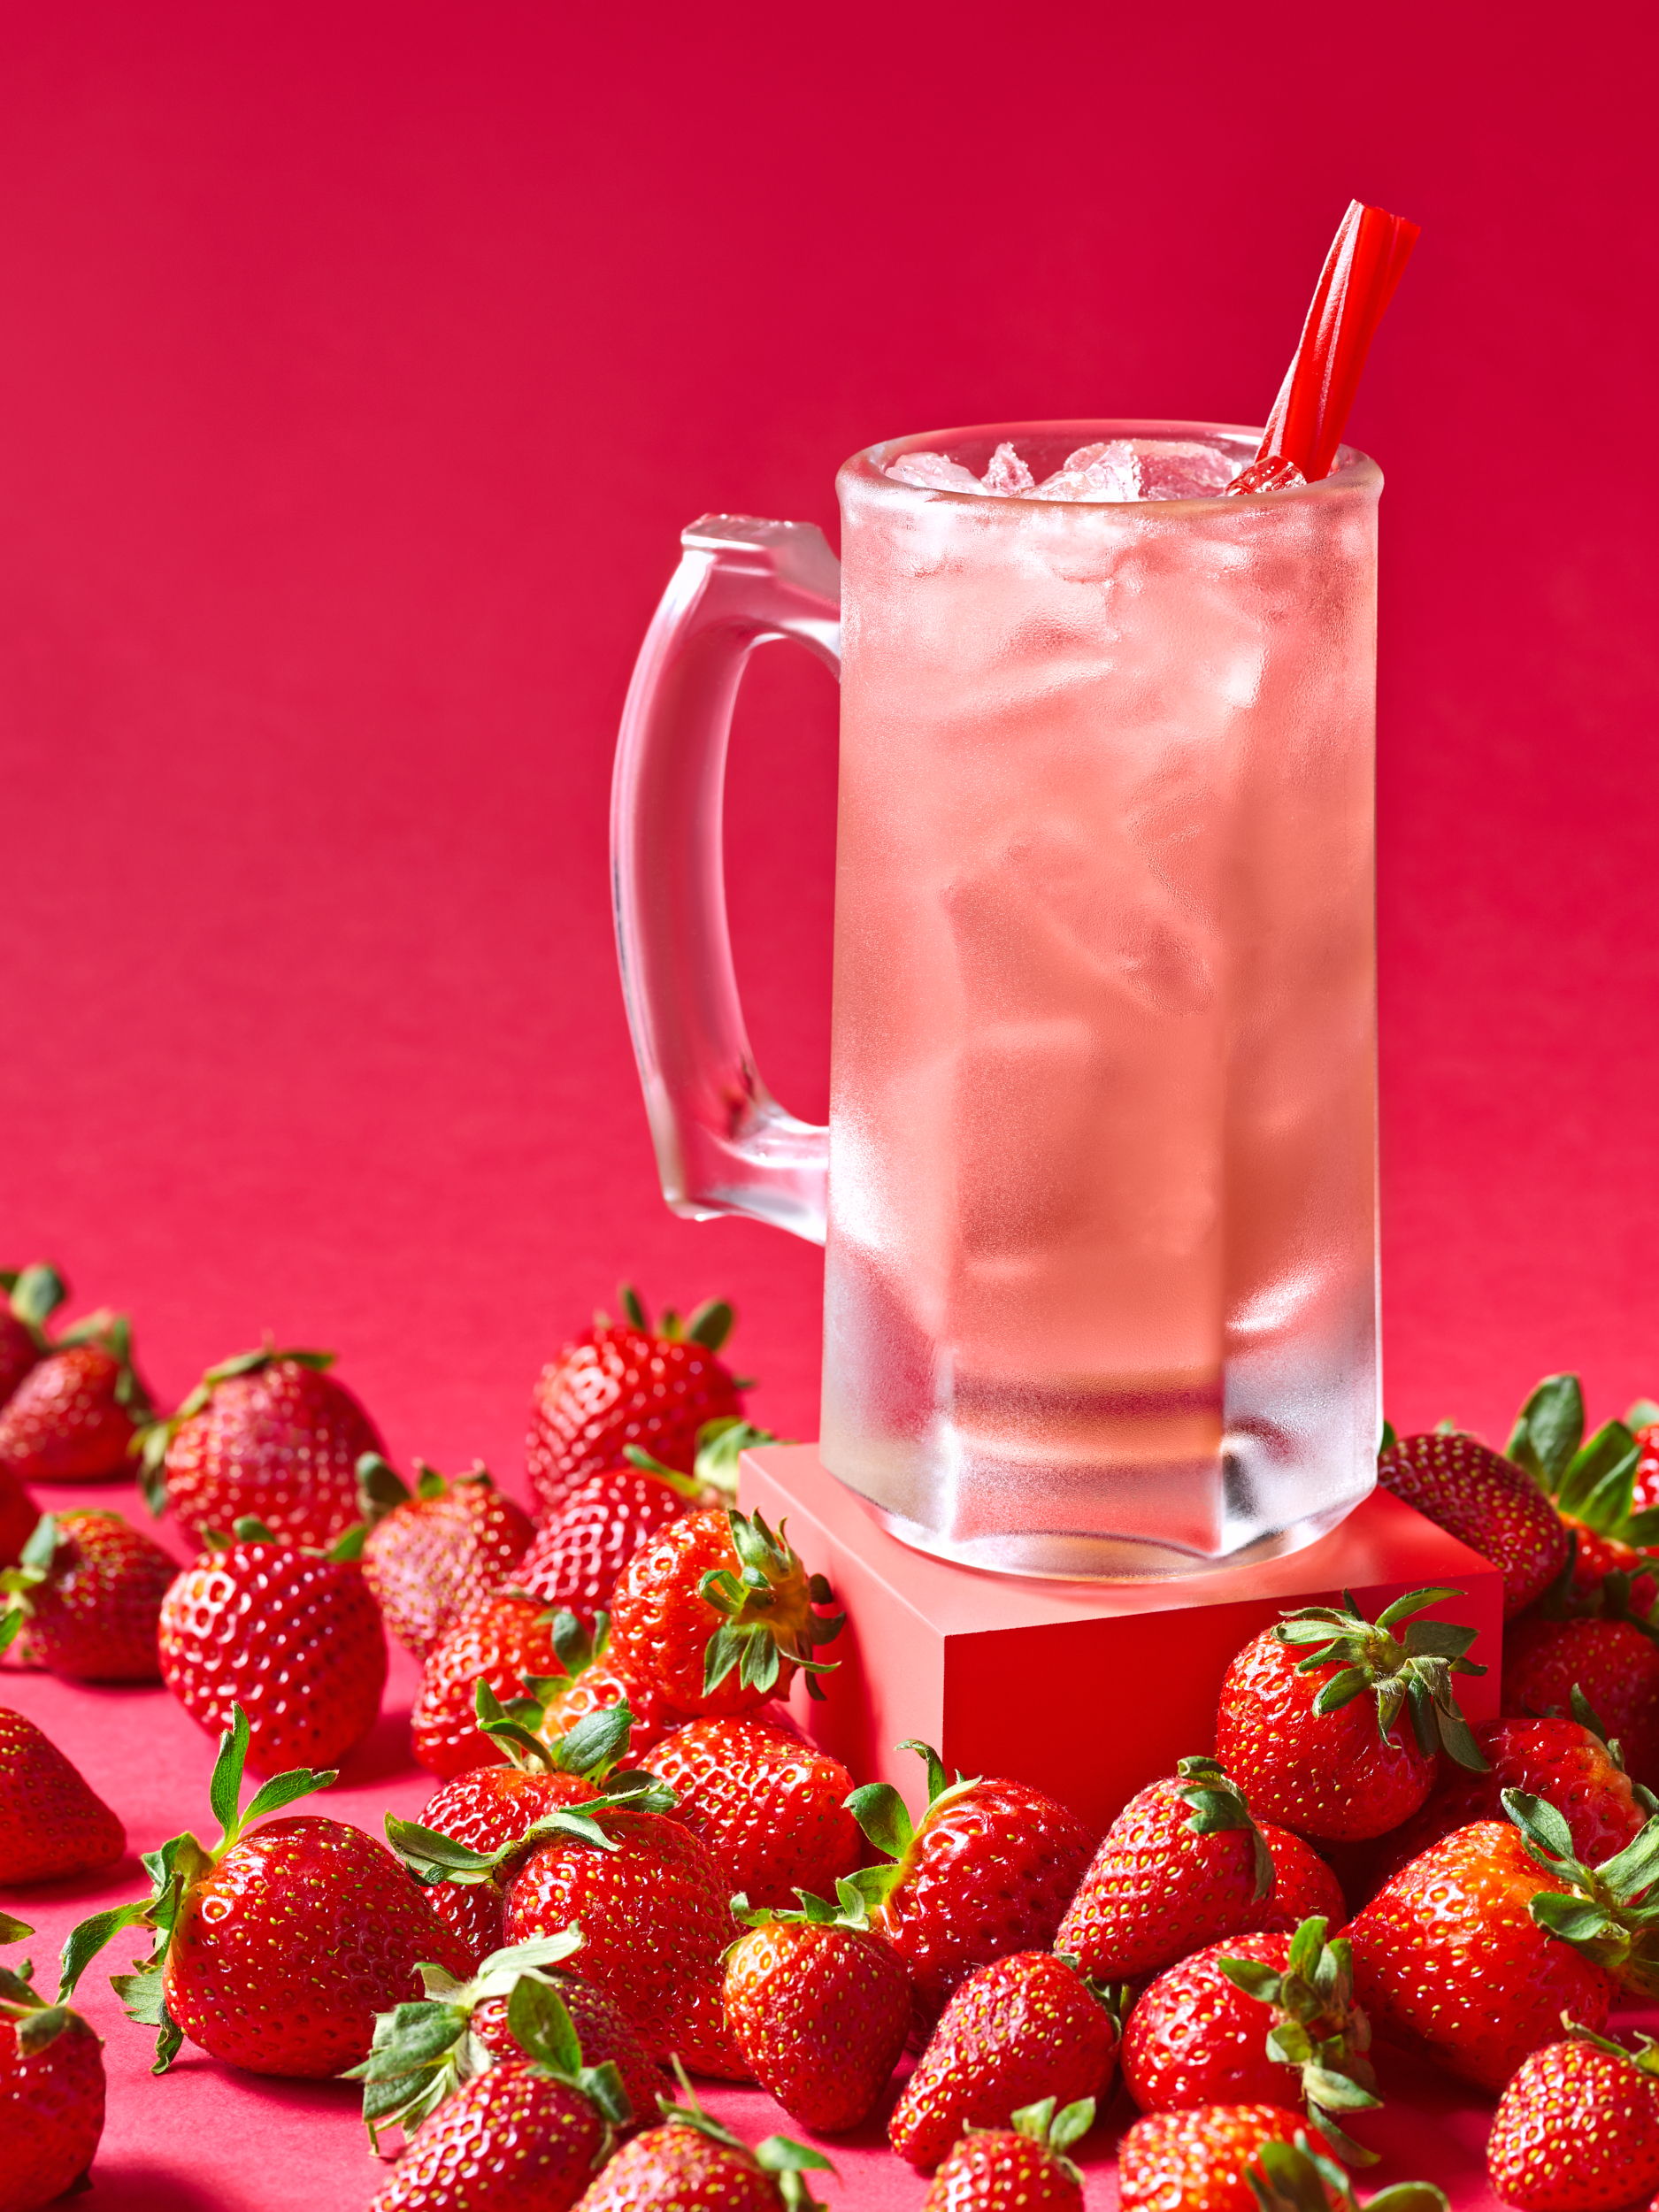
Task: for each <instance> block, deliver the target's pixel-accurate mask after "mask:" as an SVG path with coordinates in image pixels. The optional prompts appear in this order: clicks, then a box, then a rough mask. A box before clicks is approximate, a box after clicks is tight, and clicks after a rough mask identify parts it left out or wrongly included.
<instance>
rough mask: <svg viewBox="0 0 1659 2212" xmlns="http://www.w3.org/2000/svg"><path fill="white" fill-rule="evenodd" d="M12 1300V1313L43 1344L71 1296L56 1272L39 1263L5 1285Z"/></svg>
mask: <svg viewBox="0 0 1659 2212" xmlns="http://www.w3.org/2000/svg"><path fill="white" fill-rule="evenodd" d="M4 1287H5V1289H6V1290H7V1291H8V1292H9V1294H10V1296H9V1299H8V1302H9V1304H10V1305H11V1308H12V1312H13V1313H14V1314H15V1315H16V1316H17V1317H18V1319H19V1321H20V1322H21V1323H22V1324H23V1325H24V1327H25V1328H26V1329H27V1330H28V1331H29V1332H30V1333H32V1334H33V1336H34V1337H35V1341H36V1342H37V1343H39V1342H41V1341H42V1336H41V1332H42V1330H43V1329H44V1327H45V1325H46V1324H47V1321H48V1320H49V1319H50V1317H51V1316H52V1315H53V1314H54V1313H55V1312H56V1311H57V1310H58V1307H59V1306H61V1305H62V1304H63V1302H64V1300H65V1298H66V1297H67V1296H68V1295H69V1293H68V1291H67V1290H65V1287H64V1283H63V1279H62V1277H61V1276H60V1275H59V1274H58V1271H57V1269H56V1268H53V1267H49V1266H48V1265H47V1264H46V1263H45V1262H44V1261H43V1260H37V1261H36V1262H35V1265H34V1266H33V1267H26V1268H24V1269H22V1270H21V1271H20V1272H19V1273H18V1274H17V1275H14V1276H13V1277H12V1280H11V1281H10V1282H9V1283H6V1284H5V1285H4Z"/></svg>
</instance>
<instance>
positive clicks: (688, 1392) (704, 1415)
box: [525, 1283, 742, 1514]
mask: <svg viewBox="0 0 1659 2212" xmlns="http://www.w3.org/2000/svg"><path fill="white" fill-rule="evenodd" d="M619 1295H620V1297H621V1301H622V1309H623V1312H624V1315H625V1317H626V1318H625V1319H624V1320H622V1321H620V1322H616V1323H613V1322H611V1321H610V1320H608V1319H607V1318H606V1317H605V1316H604V1315H603V1314H601V1315H598V1316H596V1317H595V1322H594V1325H593V1327H592V1328H591V1329H589V1330H588V1332H587V1333H586V1334H585V1335H584V1336H580V1337H578V1338H577V1340H576V1341H575V1342H574V1343H573V1344H567V1345H566V1346H565V1349H564V1350H563V1351H562V1352H561V1353H560V1354H559V1356H558V1357H557V1359H556V1360H554V1361H553V1362H552V1363H551V1364H550V1365H549V1366H547V1367H544V1368H543V1369H542V1371H541V1374H540V1376H539V1377H538V1378H537V1379H536V1386H535V1389H534V1393H533V1394H532V1396H531V1400H530V1434H529V1438H528V1440H527V1442H526V1448H525V1449H526V1464H527V1466H528V1468H529V1473H530V1486H531V1487H532V1489H533V1490H534V1492H535V1494H536V1495H537V1497H539V1498H540V1499H541V1504H542V1507H543V1509H545V1510H546V1511H547V1512H548V1513H549V1514H555V1513H557V1512H558V1511H559V1509H560V1508H561V1507H562V1506H563V1505H564V1504H565V1500H566V1499H567V1498H568V1497H569V1495H570V1494H571V1493H572V1491H573V1490H575V1489H576V1488H578V1487H579V1486H580V1484H582V1483H583V1482H585V1481H586V1480H587V1479H588V1476H589V1475H594V1474H597V1473H598V1472H599V1471H600V1470H601V1469H602V1468H605V1467H620V1466H622V1465H623V1464H625V1463H626V1455H627V1449H628V1447H629V1446H630V1445H632V1446H633V1447H634V1448H635V1449H636V1450H644V1451H646V1452H649V1454H651V1455H652V1456H653V1457H654V1458H656V1459H658V1460H660V1461H662V1462H663V1463H664V1464H666V1465H667V1466H670V1467H672V1468H676V1469H678V1470H679V1471H680V1473H681V1474H686V1475H688V1474H690V1473H691V1472H692V1471H693V1468H694V1465H695V1460H696V1454H697V1439H698V1432H699V1431H700V1430H701V1429H703V1427H705V1426H706V1425H707V1424H708V1423H710V1421H721V1420H736V1419H737V1418H739V1417H740V1416H741V1412H742V1408H741V1405H740V1404H739V1402H738V1390H739V1387H740V1386H739V1385H738V1384H737V1383H736V1382H734V1381H733V1378H732V1377H731V1375H730V1374H729V1373H728V1372H727V1371H726V1368H724V1367H723V1366H722V1365H721V1363H720V1362H719V1361H718V1359H717V1358H716V1357H715V1354H716V1353H717V1352H718V1350H719V1348H720V1347H721V1346H722V1345H723V1344H724V1343H725V1341H726V1338H727V1337H728V1336H729V1335H730V1333H731V1330H732V1309H731V1308H730V1306H728V1305H726V1303H725V1302H724V1301H722V1300H718V1299H711V1300H710V1301H709V1302H707V1303H706V1304H704V1305H701V1306H699V1307H698V1308H697V1310H696V1311H695V1313H694V1314H693V1315H692V1316H691V1317H690V1319H689V1320H688V1321H687V1322H686V1323H685V1324H684V1325H682V1324H681V1323H680V1320H679V1318H678V1317H677V1316H676V1315H674V1314H673V1313H672V1312H669V1313H665V1314H664V1316H663V1319H662V1324H661V1326H660V1327H659V1328H657V1329H656V1330H653V1329H652V1328H651V1326H650V1325H649V1322H648V1320H647V1318H646V1315H645V1310H644V1308H643V1307H642V1306H641V1303H640V1302H639V1299H638V1297H637V1296H636V1295H635V1294H634V1292H633V1291H632V1290H631V1289H630V1288H629V1287H628V1286H627V1285H626V1283H625V1284H624V1285H623V1286H622V1289H621V1291H620V1294H619Z"/></svg>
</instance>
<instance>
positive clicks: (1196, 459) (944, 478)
mask: <svg viewBox="0 0 1659 2212" xmlns="http://www.w3.org/2000/svg"><path fill="white" fill-rule="evenodd" d="M1236 466H1237V464H1236V463H1235V462H1234V461H1233V460H1231V459H1229V457H1227V455H1225V453H1221V452H1219V451H1217V449H1216V448H1215V447H1214V446H1209V445H1202V444H1200V443H1198V442H1195V441H1194V440H1190V439H1173V438H1172V439H1164V440H1159V439H1152V438H1109V439H1103V440H1101V441H1099V442H1096V443H1095V444H1093V445H1083V446H1079V448H1078V449H1077V451H1076V452H1075V453H1070V454H1068V455H1067V456H1066V457H1065V460H1064V464H1063V465H1062V466H1061V467H1059V468H1058V469H1056V471H1055V472H1054V474H1053V475H1052V476H1047V477H1045V478H1044V479H1043V480H1042V482H1041V484H1040V483H1038V482H1037V481H1036V480H1035V479H1034V478H1033V475H1032V472H1031V470H1030V468H1029V466H1028V465H1026V463H1025V461H1023V460H1022V459H1021V458H1020V457H1019V455H1018V453H1017V452H1016V451H1015V449H1014V447H1013V444H1012V442H1011V441H1010V440H1008V439H1004V440H1003V442H1002V444H1001V445H999V446H998V447H997V449H996V451H995V453H994V454H993V455H992V456H991V465H990V466H989V467H988V468H987V470H986V472H985V474H984V475H983V476H982V477H980V476H976V475H975V474H974V473H973V471H972V469H969V468H964V466H963V465H962V463H961V462H960V461H952V460H950V459H949V458H948V457H946V456H945V455H944V454H942V453H902V454H901V455H900V456H899V457H898V459H897V460H896V461H894V462H892V463H891V464H890V465H888V468H887V474H888V475H889V476H890V477H891V478H892V479H893V480H894V481H895V483H898V484H913V485H915V486H916V487H917V488H918V490H922V491H941V492H977V493H979V494H982V495H983V494H987V493H988V494H990V495H993V496H996V497H1001V498H1003V499H1010V498H1018V497H1020V496H1022V495H1024V496H1026V497H1029V498H1033V499H1061V500H1070V501H1073V502H1082V501H1086V500H1087V501H1103V500H1110V501H1115V502H1118V503H1124V502H1127V501H1132V500H1142V499H1213V498H1214V497H1215V496H1216V495H1217V493H1219V492H1222V491H1225V489H1226V487H1227V485H1228V484H1229V483H1230V482H1231V481H1232V480H1233V474H1234V471H1235V469H1236Z"/></svg>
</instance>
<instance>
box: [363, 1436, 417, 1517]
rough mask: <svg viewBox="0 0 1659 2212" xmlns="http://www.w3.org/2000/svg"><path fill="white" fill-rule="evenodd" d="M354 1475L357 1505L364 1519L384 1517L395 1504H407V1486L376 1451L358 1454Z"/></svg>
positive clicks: (393, 1468) (390, 1464)
mask: <svg viewBox="0 0 1659 2212" xmlns="http://www.w3.org/2000/svg"><path fill="white" fill-rule="evenodd" d="M409 1495H410V1493H409V1485H408V1484H407V1483H406V1482H405V1481H404V1480H403V1477H402V1475H400V1474H399V1473H398V1471H397V1470H396V1467H394V1466H393V1464H392V1463H391V1461H390V1460H389V1459H386V1458H383V1457H382V1456H381V1455H380V1453H379V1452H363V1453H361V1454H359V1455H358V1458H357V1504H358V1507H359V1509H361V1511H362V1514H363V1517H364V1519H365V1521H368V1522H371V1523H373V1522H375V1521H380V1520H384V1519H385V1517H386V1516H387V1515H388V1513H390V1512H393V1511H395V1510H396V1508H397V1507H398V1506H400V1505H407V1504H408V1503H409Z"/></svg>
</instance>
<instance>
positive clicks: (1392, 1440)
mask: <svg viewBox="0 0 1659 2212" xmlns="http://www.w3.org/2000/svg"><path fill="white" fill-rule="evenodd" d="M1399 1441H1400V1436H1399V1432H1398V1431H1397V1430H1396V1429H1395V1427H1394V1423H1393V1422H1392V1421H1387V1420H1385V1421H1384V1423H1383V1425H1382V1441H1381V1442H1380V1443H1379V1445H1378V1447H1377V1456H1378V1458H1379V1459H1380V1458H1381V1457H1382V1455H1383V1454H1384V1453H1385V1452H1391V1451H1393V1449H1394V1446H1395V1445H1396V1444H1398V1442H1399Z"/></svg>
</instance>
